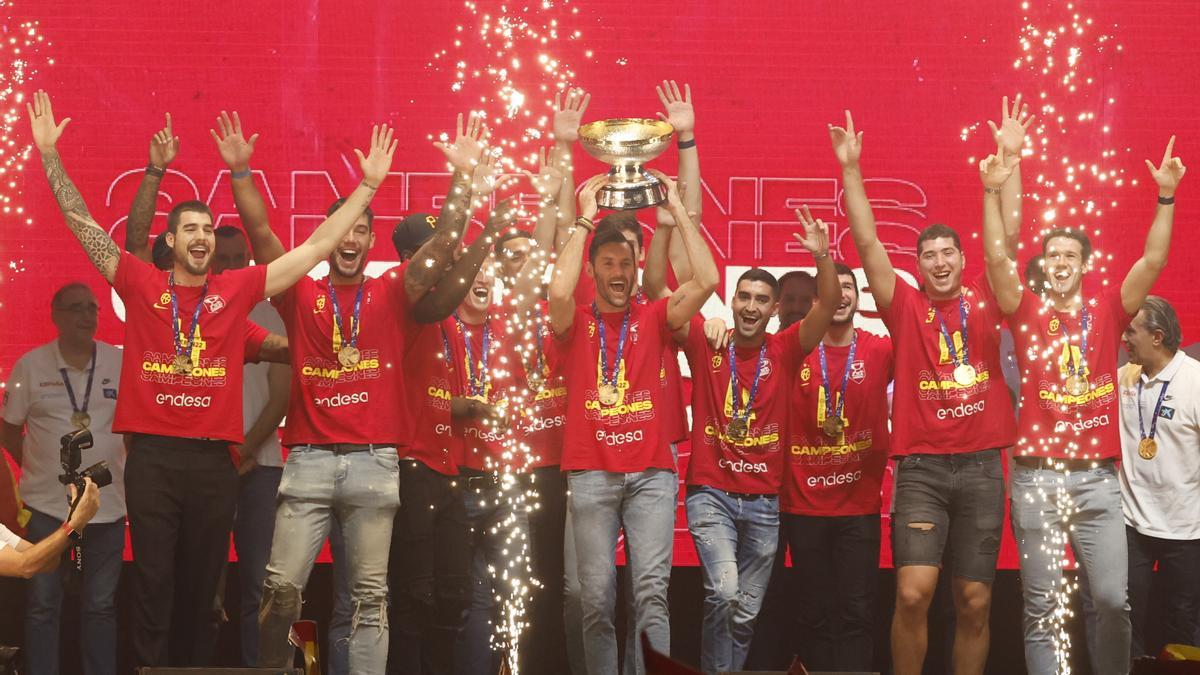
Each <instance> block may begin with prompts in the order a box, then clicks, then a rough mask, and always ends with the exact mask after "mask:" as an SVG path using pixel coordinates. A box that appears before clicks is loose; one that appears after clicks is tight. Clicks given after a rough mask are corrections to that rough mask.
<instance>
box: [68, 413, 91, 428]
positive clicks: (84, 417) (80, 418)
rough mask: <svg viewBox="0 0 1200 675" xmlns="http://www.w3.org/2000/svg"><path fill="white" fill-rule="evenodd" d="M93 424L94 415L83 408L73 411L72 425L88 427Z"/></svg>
mask: <svg viewBox="0 0 1200 675" xmlns="http://www.w3.org/2000/svg"><path fill="white" fill-rule="evenodd" d="M91 425H92V416H91V415H89V414H87V413H86V412H84V411H82V410H76V411H75V412H73V413H71V426H73V427H75V428H76V429H86V428H88V427H89V426H91Z"/></svg>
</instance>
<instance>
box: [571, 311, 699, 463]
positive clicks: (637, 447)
mask: <svg viewBox="0 0 1200 675" xmlns="http://www.w3.org/2000/svg"><path fill="white" fill-rule="evenodd" d="M629 312H630V319H629V333H628V337H627V339H626V344H625V352H624V354H623V356H622V358H621V360H620V362H619V363H617V362H616V354H617V342H618V337H619V336H620V333H621V323H622V320H623V319H624V316H625V312H612V313H606V314H602V315H601V318H602V320H603V321H604V324H605V344H604V345H603V346H604V347H606V349H607V354H608V365H609V368H610V371H611V372H615V373H616V379H617V390H618V396H619V398H618V400H617V403H616V404H615V405H612V406H605V405H603V404H601V403H600V401H599V399H598V395H599V387H600V384H601V383H602V382H603V379H602V377H603V375H602V372H601V360H600V349H601V347H602V345H601V344H600V332H599V330H598V327H597V324H596V320H595V317H593V315H592V307H591V305H590V304H588V305H576V308H575V318H574V321H573V323H572V324H571V327H570V328H569V329H567V331H566V332H565V333H564V334H562V335H559V336H558V340H559V347H560V348H561V350H562V351H561V358H562V359H563V368H564V369H565V371H566V377H567V429H566V437H565V440H564V443H563V455H562V468H563V470H564V471H571V470H576V469H591V470H601V471H611V472H615V473H630V472H635V471H644V470H646V469H650V468H661V469H672V470H673V469H674V468H675V461H674V459H673V458H672V457H671V451H670V449H669V448H668V444H669V443H670V442H671V440H672V439H671V438H670V434H669V433H667V430H666V429H665V428H664V418H663V411H664V401H663V391H664V390H663V386H662V382H661V380H660V379H659V374H660V371H661V368H662V354H663V350H664V349H665V348H666V345H667V341H668V340H669V339H670V333H669V331H668V329H667V300H666V299H663V300H658V301H655V302H652V303H650V304H645V305H643V304H638V303H636V302H631V303H629Z"/></svg>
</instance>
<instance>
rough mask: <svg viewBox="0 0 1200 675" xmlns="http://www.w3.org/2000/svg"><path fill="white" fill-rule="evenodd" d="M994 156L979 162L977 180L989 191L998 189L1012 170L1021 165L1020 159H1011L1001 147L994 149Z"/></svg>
mask: <svg viewBox="0 0 1200 675" xmlns="http://www.w3.org/2000/svg"><path fill="white" fill-rule="evenodd" d="M996 153H997V154H995V155H988V156H987V158H986V159H983V160H981V161H980V162H979V179H980V180H982V181H983V186H984V187H985V188H989V189H993V190H995V189H999V188H1000V186H1001V185H1004V181H1006V180H1008V177H1009V176H1011V175H1012V172H1013V169H1015V168H1016V167H1017V164H1020V163H1021V158H1020V157H1013V156H1011V155H1009V154H1008V151H1007V150H1006V149H1005V147H1004V146H1003V145H1001V146H999V147H997V148H996Z"/></svg>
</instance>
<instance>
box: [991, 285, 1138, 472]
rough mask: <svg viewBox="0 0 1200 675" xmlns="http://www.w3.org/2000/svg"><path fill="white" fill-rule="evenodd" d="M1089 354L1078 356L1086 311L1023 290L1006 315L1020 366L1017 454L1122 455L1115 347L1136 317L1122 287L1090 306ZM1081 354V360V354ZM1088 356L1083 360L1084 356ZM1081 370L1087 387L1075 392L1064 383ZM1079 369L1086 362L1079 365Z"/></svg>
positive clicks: (1104, 293) (1058, 456)
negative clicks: (1053, 303)
mask: <svg viewBox="0 0 1200 675" xmlns="http://www.w3.org/2000/svg"><path fill="white" fill-rule="evenodd" d="M1087 309H1088V333H1087V354H1086V355H1081V353H1080V351H1081V348H1082V339H1081V336H1082V328H1083V313H1082V312H1080V313H1077V314H1074V315H1072V314H1070V313H1068V312H1058V311H1055V310H1054V308H1053V307H1052V306H1050V305H1049V304H1045V305H1043V303H1042V299H1041V298H1039V297H1038V296H1036V295H1034V294H1033V293H1030V292H1029V291H1025V294H1024V295H1023V296H1022V297H1021V304H1020V306H1019V307H1017V311H1016V312H1015V313H1013V315H1012V316H1011V317H1009V319H1008V325H1009V326H1010V327H1011V328H1012V334H1013V342H1014V343H1015V345H1016V348H1017V363H1018V364H1019V366H1020V370H1021V417H1020V421H1019V423H1018V434H1017V454H1018V455H1028V456H1032V457H1056V458H1079V459H1101V458H1102V459H1114V458H1120V456H1121V431H1120V420H1119V419H1118V414H1119V413H1118V408H1117V395H1118V392H1117V349H1118V348H1119V346H1120V344H1121V333H1122V332H1124V330H1125V327H1126V326H1128V325H1129V322H1130V321H1131V320H1132V319H1133V317H1132V316H1130V315H1129V314H1127V313H1126V312H1125V308H1124V306H1123V305H1122V304H1121V289H1120V288H1119V287H1109V288H1107V289H1105V290H1104V291H1103V292H1102V293H1100V295H1099V297H1097V298H1093V299H1092V300H1091V301H1090V302H1088V303H1087ZM1081 356H1083V357H1084V358H1081ZM1085 360H1086V364H1084V363H1083V361H1085ZM1072 366H1073V367H1074V368H1075V369H1076V372H1079V370H1080V369H1082V371H1083V373H1084V375H1085V377H1086V378H1087V384H1088V392H1087V393H1086V394H1083V395H1081V396H1073V395H1071V394H1070V393H1069V392H1067V390H1066V387H1065V383H1066V380H1067V377H1068V375H1070V369H1071V367H1072ZM1081 366H1084V367H1082V368H1081Z"/></svg>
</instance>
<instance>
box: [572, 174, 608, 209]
mask: <svg viewBox="0 0 1200 675" xmlns="http://www.w3.org/2000/svg"><path fill="white" fill-rule="evenodd" d="M607 182H608V174H607V173H601V174H596V175H595V176H592V177H591V178H589V179H587V182H586V183H584V184H583V188H581V189H580V190H579V215H580V216H582V217H584V218H587V219H588V220H591V219H593V218H595V217H596V211H598V210H599V208H598V207H597V206H596V193H597V192H599V191H600V188H602V187H604V184H605V183H607Z"/></svg>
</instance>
